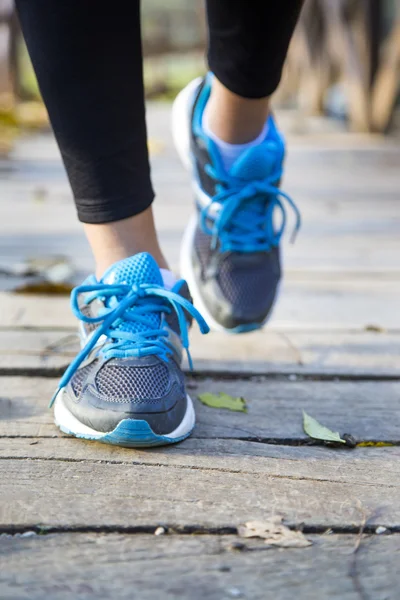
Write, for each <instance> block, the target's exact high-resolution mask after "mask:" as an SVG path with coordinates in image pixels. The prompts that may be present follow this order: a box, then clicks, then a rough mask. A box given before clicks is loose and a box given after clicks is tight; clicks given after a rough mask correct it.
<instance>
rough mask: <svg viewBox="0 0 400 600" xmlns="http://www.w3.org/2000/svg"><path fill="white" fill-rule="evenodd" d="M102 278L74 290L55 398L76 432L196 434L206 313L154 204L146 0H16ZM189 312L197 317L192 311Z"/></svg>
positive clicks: (160, 438) (131, 442)
mask: <svg viewBox="0 0 400 600" xmlns="http://www.w3.org/2000/svg"><path fill="white" fill-rule="evenodd" d="M17 5H18V9H19V14H20V20H21V25H22V29H23V32H24V35H25V39H26V41H27V44H28V48H29V51H30V54H31V57H32V62H33V65H34V68H35V71H36V74H37V77H38V81H39V84H40V88H41V91H42V94H43V98H44V100H45V103H46V106H47V108H48V111H49V115H50V119H51V123H52V125H53V129H54V133H55V135H56V138H57V141H58V144H59V147H60V150H61V154H62V157H63V160H64V163H65V166H66V169H67V173H68V177H69V180H70V183H71V187H72V190H73V193H74V197H75V200H76V205H77V210H78V216H79V219H80V220H81V221H82V222H83V223H84V224H85V225H84V226H85V230H86V234H87V236H88V239H89V242H90V245H91V247H92V250H93V253H94V256H95V259H96V275H97V277H93V276H90V277H89V278H87V280H86V281H85V282H84V283H83V285H82V286H79V287H78V288H76V289H75V290H73V292H72V295H71V304H72V310H73V312H74V314H75V315H76V316H77V317H78V319H79V320H80V321H81V323H80V335H81V342H82V350H81V351H80V352H79V354H78V355H77V357H76V358H75V359H74V360H73V361H72V363H71V365H70V366H69V367H68V369H67V370H66V372H65V373H64V375H63V377H62V378H61V381H60V383H59V387H58V389H57V391H56V393H55V394H54V396H53V399H52V401H51V404H53V402H54V416H55V422H56V424H57V425H58V426H59V427H60V428H61V430H62V431H64V432H66V433H69V434H73V435H75V436H77V437H84V438H87V439H96V440H99V441H103V442H106V443H111V444H118V445H123V446H135V447H136V446H139V447H140V446H154V445H160V444H168V443H172V442H177V441H180V440H182V439H183V438H185V437H187V436H188V435H189V434H190V433H191V431H192V429H193V426H194V409H193V405H192V402H191V400H190V398H189V397H188V395H187V393H186V390H185V383H184V375H183V372H182V365H181V362H182V351H183V349H184V348H186V349H187V347H188V336H187V328H188V326H189V321H190V320H191V318H194V319H195V320H196V319H197V320H198V322H199V324H200V326H201V329H202V331H203V332H204V333H205V332H206V331H207V325H206V324H205V322H204V321H203V320H202V318H201V316H200V315H199V314H198V313H197V311H196V310H195V309H194V307H193V306H192V304H191V301H190V295H189V293H188V290H187V286H186V285H185V283H184V282H182V281H180V282H176V280H174V277H173V275H172V274H171V273H170V272H169V271H164V272H162V270H160V267H165V266H166V263H165V259H164V257H163V256H162V254H161V251H160V249H159V246H158V242H157V236H156V232H155V228H154V222H153V216H152V212H151V202H152V200H153V191H152V187H151V182H150V172H149V162H148V153H147V145H146V125H145V114H144V99H143V78H142V54H141V40H140V11H139V1H138V0H115V1H114V2H112V3H108V2H97V1H96V0H17ZM185 313H188V314H189V318H188V319H187V320H186V319H185Z"/></svg>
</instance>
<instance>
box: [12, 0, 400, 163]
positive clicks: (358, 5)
mask: <svg viewBox="0 0 400 600" xmlns="http://www.w3.org/2000/svg"><path fill="white" fill-rule="evenodd" d="M110 10H112V7H111V5H110ZM142 13H143V44H144V51H145V57H146V58H145V77H146V90H147V96H148V98H151V99H164V100H168V99H171V98H173V97H174V96H175V95H176V93H177V92H178V91H179V89H181V88H182V86H183V85H184V84H185V83H186V82H187V81H189V80H190V79H192V78H193V77H194V76H197V75H198V74H201V73H204V71H205V61H204V53H205V45H206V28H205V11H204V3H203V2H202V1H195V2H193V1H190V0H170V1H169V2H163V1H162V0H146V1H145V2H143V3H142ZM399 84H400V2H399V0H306V2H305V6H304V9H303V13H302V17H301V20H300V22H299V24H298V27H297V30H296V34H295V36H294V38H293V41H292V44H291V48H290V52H289V57H288V60H287V64H286V68H285V72H284V76H283V79H282V83H281V86H280V89H279V91H278V93H277V94H276V96H275V106H277V107H282V108H285V109H287V110H291V111H292V112H293V113H296V114H297V117H298V118H297V120H296V121H295V123H296V127H297V128H301V127H306V126H310V123H311V124H312V123H313V121H312V119H311V121H308V122H306V121H305V120H304V119H306V118H308V117H318V116H324V117H327V118H329V119H330V120H331V121H332V123H336V125H337V127H340V128H341V129H345V130H349V131H357V132H377V133H385V134H387V133H391V134H393V133H395V132H396V131H397V130H398V128H399V121H400V119H399V117H398V114H399V111H398V108H397V107H398V97H399V87H400V85H399ZM46 123H47V119H46V113H45V110H44V108H43V106H42V104H41V102H40V96H39V92H38V89H37V85H36V81H35V77H34V74H33V72H32V69H31V65H30V62H29V58H28V56H27V52H26V49H25V46H24V43H23V40H22V37H21V33H20V29H19V26H18V21H17V18H16V15H15V11H14V6H13V0H0V128H1V129H0V134H1V142H0V152H2V153H3V154H4V153H6V152H7V151H8V150H9V149H10V147H11V146H12V141H13V139H14V137H15V135H16V134H17V133H18V132H19V130H20V129H26V128H28V129H29V128H40V127H43V126H46ZM314 123H315V120H314ZM311 126H312V125H311Z"/></svg>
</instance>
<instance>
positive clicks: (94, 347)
mask: <svg viewBox="0 0 400 600" xmlns="http://www.w3.org/2000/svg"><path fill="white" fill-rule="evenodd" d="M71 305H72V310H73V312H74V314H75V315H76V316H77V317H78V319H80V321H81V324H80V335H81V340H82V350H81V352H80V353H79V354H78V356H77V357H76V358H75V359H74V360H73V361H72V363H71V365H70V366H69V367H68V369H67V370H66V372H65V374H64V376H63V377H62V379H61V381H60V383H59V386H58V389H57V391H56V393H55V394H54V396H53V399H52V401H51V403H50V405H52V404H53V402H54V418H55V423H56V425H57V426H58V427H59V428H60V429H61V431H63V432H65V433H68V434H71V435H74V436H76V437H80V438H85V439H89V440H98V441H100V442H106V443H108V444H117V445H119V446H127V447H143V446H159V445H163V444H171V443H174V442H179V441H181V440H183V439H184V438H186V437H188V436H189V435H190V433H191V431H192V429H193V427H194V424H195V414H194V409H193V404H192V401H191V399H190V397H189V396H188V395H187V393H186V390H185V381H184V375H183V372H182V368H181V362H182V349H183V348H185V349H186V350H187V352H188V357H189V363H190V364H191V360H190V355H189V351H188V345H189V344H188V327H189V325H190V320H191V319H192V318H194V319H195V320H196V321H197V322H198V324H199V326H200V329H201V331H202V332H203V333H207V331H208V327H207V324H206V323H205V321H204V319H203V318H202V317H201V315H200V314H199V313H198V311H197V310H196V309H195V308H194V307H193V305H192V304H191V299H190V295H189V291H188V288H187V285H186V283H185V282H184V281H179V282H177V283H176V285H175V286H174V287H173V289H172V290H171V291H169V290H166V289H165V288H164V286H163V280H162V276H161V273H160V270H159V268H158V266H157V263H156V262H155V260H154V259H153V258H152V257H151V256H150V255H149V254H146V253H142V254H137V255H135V256H132V257H131V258H127V259H126V260H122V261H120V262H117V263H115V264H114V265H113V266H112V267H110V269H109V270H108V271H107V272H106V274H105V275H104V277H103V278H102V279H101V280H100V281H97V280H96V278H95V277H94V276H91V277H89V278H88V279H87V280H86V281H85V282H84V283H83V285H81V286H80V287H77V288H75V289H74V290H73V291H72V294H71ZM186 316H187V317H188V319H187V318H186Z"/></svg>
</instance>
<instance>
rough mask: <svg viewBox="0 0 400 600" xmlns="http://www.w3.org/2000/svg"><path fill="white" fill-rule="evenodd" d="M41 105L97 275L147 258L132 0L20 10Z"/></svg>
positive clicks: (46, 2)
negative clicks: (138, 256)
mask: <svg viewBox="0 0 400 600" xmlns="http://www.w3.org/2000/svg"><path fill="white" fill-rule="evenodd" d="M16 5H17V9H18V13H19V18H20V22H21V26H22V30H23V33H24V37H25V40H26V43H27V46H28V50H29V53H30V56H31V59H32V63H33V66H34V69H35V72H36V75H37V78H38V81H39V86H40V89H41V92H42V96H43V99H44V101H45V103H46V107H47V110H48V113H49V116H50V120H51V123H52V127H53V130H54V133H55V136H56V138H57V142H58V145H59V147H60V151H61V155H62V157H63V161H64V164H65V167H66V170H67V174H68V177H69V181H70V184H71V187H72V191H73V194H74V198H75V202H76V206H77V211H78V217H79V219H80V221H82V222H83V223H84V224H85V226H84V227H85V232H86V234H87V237H88V239H89V242H90V245H91V248H92V251H93V253H94V257H95V261H96V273H97V275H98V276H101V275H102V273H103V272H104V271H105V269H107V267H109V266H110V265H111V264H112V263H114V262H115V261H116V260H119V259H123V258H126V257H128V256H131V255H132V254H135V253H137V252H142V251H147V252H149V253H150V254H152V256H153V257H154V258H155V259H156V260H157V262H158V264H159V266H160V267H163V268H166V267H167V264H166V261H165V258H164V257H163V255H162V253H161V250H160V247H159V244H158V241H157V235H156V231H155V228H154V222H153V216H152V209H151V203H152V200H153V197H154V194H153V190H152V186H151V181H150V169H149V162H148V151H147V140H146V123H145V108H144V93H143V77H142V69H143V67H142V50H141V35H140V3H139V1H138V0H131V1H130V2H127V1H125V0H122V1H121V0H117V1H116V2H114V3H112V4H109V3H107V2H94V1H93V0H68V1H66V2H62V1H55V0H17V2H16Z"/></svg>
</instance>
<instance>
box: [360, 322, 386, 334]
mask: <svg viewBox="0 0 400 600" xmlns="http://www.w3.org/2000/svg"><path fill="white" fill-rule="evenodd" d="M364 329H365V331H371V332H373V333H385V332H386V329H385V328H384V327H381V326H380V325H372V324H371V325H366V326H365V327H364Z"/></svg>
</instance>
